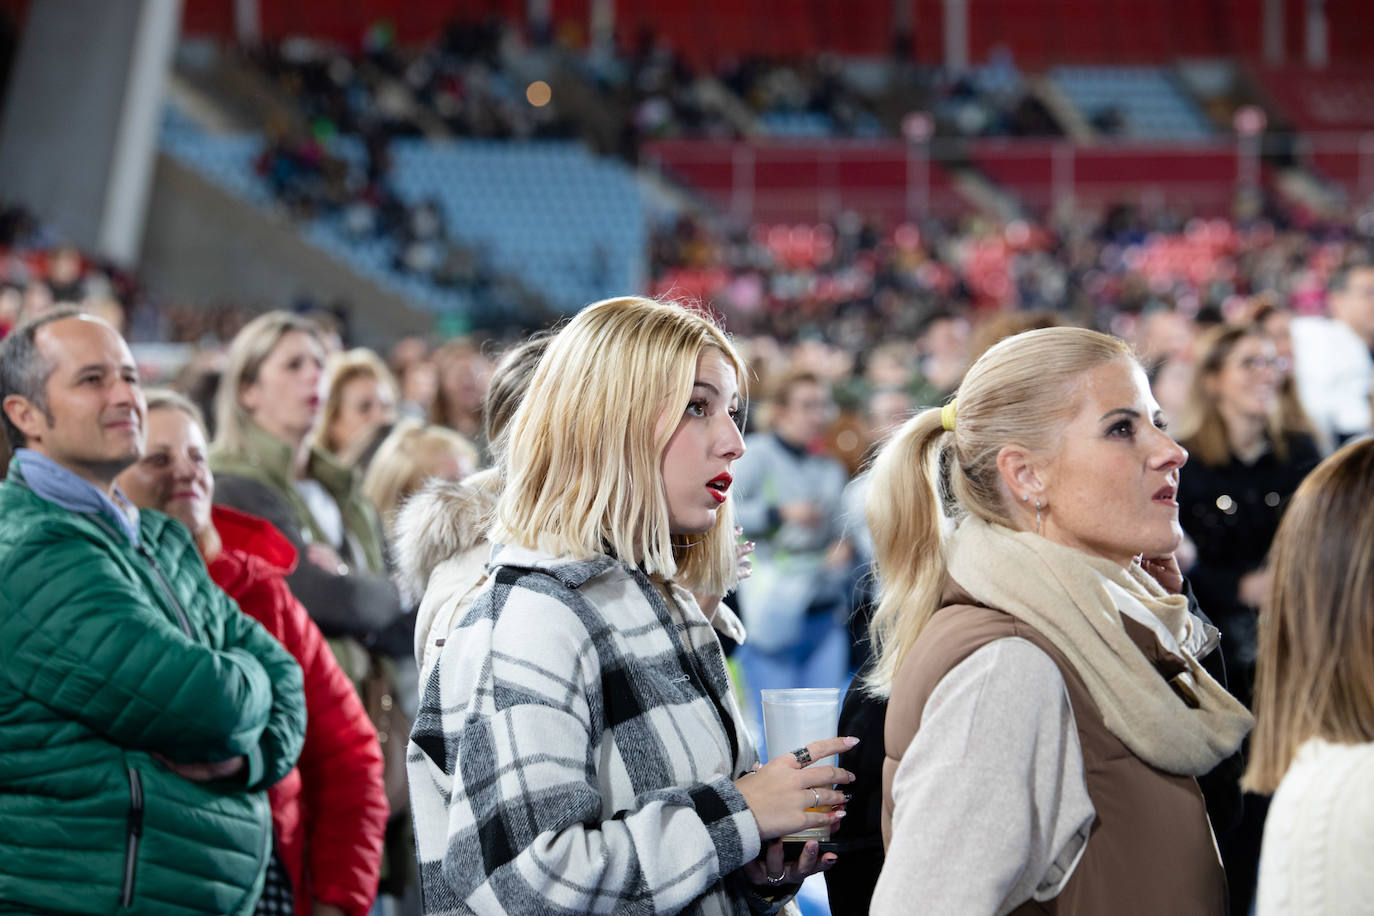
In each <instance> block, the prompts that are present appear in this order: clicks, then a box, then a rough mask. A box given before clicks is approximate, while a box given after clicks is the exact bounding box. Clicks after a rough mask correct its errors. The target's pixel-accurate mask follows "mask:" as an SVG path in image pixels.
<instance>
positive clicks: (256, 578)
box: [210, 506, 389, 916]
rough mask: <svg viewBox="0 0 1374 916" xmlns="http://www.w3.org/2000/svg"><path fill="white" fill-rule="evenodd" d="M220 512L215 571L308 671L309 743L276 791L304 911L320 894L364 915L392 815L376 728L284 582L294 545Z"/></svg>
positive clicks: (248, 518)
mask: <svg viewBox="0 0 1374 916" xmlns="http://www.w3.org/2000/svg"><path fill="white" fill-rule="evenodd" d="M213 512H214V514H213V516H212V518H213V521H214V525H215V529H216V530H217V531H218V532H219V536H220V539H221V541H222V542H223V548H222V549H221V551H220V554H219V556H218V557H216V558H215V559H214V561H213V562H211V563H210V576H211V578H213V579H214V580H215V582H216V583H217V584H218V585H219V587H220V588H222V589H224V590H225V591H226V592H228V593H229V596H230V597H232V598H233V599H234V600H235V601H237V602H238V604H239V607H240V608H242V609H243V611H244V613H246V614H248V615H249V616H251V617H253V618H254V619H255V620H257V621H258V622H259V623H261V624H262V625H263V626H264V627H266V628H267V631H268V632H269V633H271V634H272V635H273V636H275V637H276V638H277V639H278V640H280V641H281V644H282V645H283V646H285V647H286V649H287V651H288V652H290V653H291V654H292V655H293V656H294V657H295V659H296V661H297V662H299V663H300V666H301V671H302V672H303V673H304V674H305V706H306V713H307V716H308V718H307V722H306V732H305V749H304V750H302V751H301V756H300V760H299V762H298V763H297V765H296V768H295V769H294V770H292V771H291V772H290V773H288V774H287V775H286V778H284V779H283V780H282V781H281V782H279V783H277V784H276V785H275V786H273V787H272V788H271V790H270V791H269V793H268V797H269V798H270V800H271V802H272V821H273V826H274V827H275V828H276V836H277V847H278V851H279V852H280V854H281V858H282V864H283V865H284V866H285V868H286V871H287V873H288V874H290V876H291V881H292V883H293V886H294V888H295V891H296V912H297V914H302V916H308V914H309V913H310V911H311V908H312V901H319V902H321V903H329V904H333V905H334V906H337V907H341V908H342V909H343V910H344V911H346V912H347V913H349V914H352V916H363V914H365V913H367V911H368V910H369V909H371V907H372V902H373V899H374V898H375V897H376V895H377V875H378V871H379V869H380V868H381V861H382V838H383V836H384V835H385V833H386V822H387V816H388V813H389V812H388V810H387V803H386V791H385V789H384V787H383V784H382V751H381V746H380V745H379V744H378V742H377V731H376V729H374V728H373V727H372V722H371V721H370V720H369V719H368V717H367V713H366V711H365V710H364V709H363V704H362V702H361V701H360V700H359V699H358V694H357V692H356V691H355V690H354V689H353V685H352V684H351V683H349V680H348V678H347V677H346V676H345V675H344V673H343V671H342V670H341V669H340V668H339V665H338V662H336V661H335V660H334V654H333V653H332V652H330V651H329V646H328V644H327V643H325V641H324V636H323V635H322V634H321V633H320V630H319V628H318V627H317V626H315V623H314V622H313V621H312V620H311V619H310V617H309V616H308V615H307V614H306V612H305V608H304V607H303V606H302V605H301V603H300V602H299V601H297V600H296V598H295V597H294V596H293V595H292V594H291V591H290V590H289V589H288V588H287V586H286V581H285V579H284V578H283V577H284V576H285V575H286V574H287V573H289V572H290V571H291V570H292V569H293V568H294V567H295V565H296V548H295V547H293V546H292V545H291V542H290V541H288V540H287V539H286V537H285V536H284V535H283V534H282V533H281V532H279V531H277V529H276V528H273V527H272V526H271V525H270V524H269V523H268V522H266V521H264V520H263V519H260V518H258V517H257V516H253V515H247V514H245V513H243V512H238V511H236V510H234V509H230V508H227V507H225V506H215V507H214V510H213Z"/></svg>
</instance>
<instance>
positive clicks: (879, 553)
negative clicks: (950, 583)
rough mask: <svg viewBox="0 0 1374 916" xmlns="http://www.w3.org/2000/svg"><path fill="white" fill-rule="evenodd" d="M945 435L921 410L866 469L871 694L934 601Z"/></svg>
mask: <svg viewBox="0 0 1374 916" xmlns="http://www.w3.org/2000/svg"><path fill="white" fill-rule="evenodd" d="M944 435H945V427H944V422H943V419H942V413H941V410H940V409H939V408H936V407H933V408H931V409H929V410H924V411H922V412H921V413H918V414H916V416H914V417H912V418H911V419H910V420H908V421H907V422H906V423H905V425H903V426H902V428H901V429H899V430H898V431H897V433H896V435H894V436H893V437H892V438H891V439H890V440H889V441H888V444H887V445H886V446H884V448H883V450H882V451H881V452H879V453H878V457H877V458H876V459H875V460H874V462H873V467H872V469H871V470H870V471H869V474H870V485H869V490H868V500H867V506H866V512H867V515H868V527H869V531H870V533H871V534H872V536H873V556H874V560H873V565H874V572H875V573H876V575H877V577H878V582H879V587H878V608H877V611H876V612H874V615H873V620H872V621H871V622H870V623H869V628H868V632H869V637H870V638H871V639H872V641H873V646H874V650H875V653H876V655H875V663H874V666H873V670H872V671H871V672H870V673H869V675H868V677H867V680H866V682H865V689H867V690H868V691H869V692H870V693H872V694H874V695H876V696H886V695H887V693H888V691H889V690H890V689H891V686H892V679H893V677H894V676H895V675H896V673H897V668H898V666H899V665H901V662H902V659H903V658H904V657H905V656H906V653H907V650H909V649H910V648H911V646H912V644H913V643H915V642H916V637H917V636H919V635H920V633H921V630H923V629H924V628H925V625H926V623H927V622H928V621H929V620H930V617H931V615H932V614H934V613H935V611H936V609H937V608H938V607H939V601H940V591H941V588H942V586H943V584H944V578H945V561H944V555H943V553H942V550H941V543H940V536H941V529H942V527H943V525H944V523H945V518H944V512H943V509H942V506H943V503H944V499H943V494H942V492H941V491H942V487H941V483H940V454H941V452H942V451H943V446H942V443H943V442H944V441H945V439H944Z"/></svg>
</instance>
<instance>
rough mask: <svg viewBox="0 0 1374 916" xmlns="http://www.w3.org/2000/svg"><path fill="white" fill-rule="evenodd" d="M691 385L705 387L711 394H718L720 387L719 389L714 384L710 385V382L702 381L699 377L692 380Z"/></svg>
mask: <svg viewBox="0 0 1374 916" xmlns="http://www.w3.org/2000/svg"><path fill="white" fill-rule="evenodd" d="M692 387H693V388H706V389H708V390H709V391H710V392H711V393H712V394H714V395H717V396H719V395H720V389H719V388H717V387H716V386H715V385H712V384H711V383H710V382H703V381H702V380H701V379H697V380H696V381H694V382H692Z"/></svg>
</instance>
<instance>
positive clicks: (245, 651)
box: [0, 462, 305, 916]
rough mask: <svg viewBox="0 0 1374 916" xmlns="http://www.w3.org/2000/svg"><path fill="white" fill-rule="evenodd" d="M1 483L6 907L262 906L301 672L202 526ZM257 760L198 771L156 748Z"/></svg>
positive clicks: (299, 716) (1, 841) (295, 730)
mask: <svg viewBox="0 0 1374 916" xmlns="http://www.w3.org/2000/svg"><path fill="white" fill-rule="evenodd" d="M139 529H140V546H139V547H135V546H134V545H132V544H130V543H129V541H128V539H127V538H126V537H125V536H124V535H123V534H122V533H121V532H119V531H118V530H117V529H116V528H115V527H114V526H113V525H112V524H111V523H110V522H109V520H108V519H105V518H102V517H98V516H95V515H83V514H78V513H75V512H70V511H68V510H66V509H63V508H61V507H59V506H56V505H54V504H52V503H50V502H48V501H46V500H44V499H42V498H41V497H39V496H37V495H35V494H34V493H33V491H32V490H30V489H29V488H28V486H27V484H25V483H24V480H23V475H22V472H21V471H20V468H19V464H18V462H14V463H12V464H11V465H10V471H9V477H8V479H6V480H5V481H4V482H3V483H0V912H24V913H45V912H61V913H102V914H106V913H127V912H137V913H165V914H176V916H190V914H204V913H217V914H223V913H234V914H237V913H249V912H251V911H252V909H253V906H254V903H255V902H256V900H257V897H258V895H259V893H260V892H261V888H262V880H263V874H264V870H265V868H266V864H267V860H268V857H269V855H270V853H271V848H272V835H271V829H272V817H271V812H270V810H269V807H268V803H267V795H266V791H265V789H266V787H267V786H269V785H271V784H272V783H274V782H276V781H277V780H278V779H280V778H281V777H282V776H284V775H286V773H287V772H289V771H290V769H291V767H292V765H293V764H294V763H295V760H296V757H297V755H298V754H299V752H300V748H301V743H302V741H303V740H304V735H305V701H304V698H303V696H302V690H301V672H300V668H299V667H297V665H296V662H295V661H294V660H293V659H292V658H291V656H290V655H288V654H287V652H286V650H284V649H283V648H282V647H281V646H280V644H278V643H277V641H276V640H275V639H273V638H272V636H271V635H270V634H268V633H267V631H266V630H264V629H263V628H262V627H261V626H259V624H258V623H257V622H256V621H255V620H253V619H252V618H251V617H249V616H248V615H246V614H242V613H239V611H238V609H237V608H236V607H235V605H234V603H233V602H232V601H231V600H230V599H229V597H228V596H226V595H225V594H224V593H223V592H221V591H220V590H219V589H218V588H217V587H216V586H215V584H214V583H213V582H212V581H211V580H210V577H209V575H208V574H207V573H206V571H205V564H204V563H203V562H202V560H201V558H200V554H199V553H198V552H197V551H196V547H195V544H194V543H193V542H192V540H191V536H190V534H189V532H187V530H186V529H185V528H184V527H183V526H182V525H181V524H180V523H179V522H176V521H174V520H172V519H170V518H168V517H167V516H165V515H162V514H160V513H157V512H153V511H145V512H143V513H141V519H140V524H139ZM155 755H160V756H162V757H165V758H167V759H169V760H172V761H177V762H181V763H207V762H211V761H216V760H226V759H229V758H231V757H235V756H238V755H243V756H245V757H246V758H247V761H248V766H247V767H246V768H245V770H244V771H241V773H240V775H239V776H237V777H234V778H232V779H226V780H222V781H219V782H210V783H197V782H191V781H190V780H187V779H183V778H182V777H180V776H177V775H176V774H174V773H173V772H172V771H171V770H169V769H167V768H166V767H165V766H163V765H162V764H161V763H159V762H158V761H157V760H156V759H155Z"/></svg>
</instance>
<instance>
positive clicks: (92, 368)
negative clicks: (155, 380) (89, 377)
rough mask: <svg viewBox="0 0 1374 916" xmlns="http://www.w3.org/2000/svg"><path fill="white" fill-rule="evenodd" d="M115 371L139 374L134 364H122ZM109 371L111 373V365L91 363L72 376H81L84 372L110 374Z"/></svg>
mask: <svg viewBox="0 0 1374 916" xmlns="http://www.w3.org/2000/svg"><path fill="white" fill-rule="evenodd" d="M115 369H116V370H117V371H121V372H122V371H124V370H125V369H127V370H129V371H130V372H135V373H136V372H138V366H136V365H134V364H133V363H120V364H119V365H118V366H116V367H115ZM108 371H110V364H109V363H90V364H88V365H85V366H81V367H80V368H78V369H77V370H76V371H75V372H74V373H72V374H73V375H81V374H82V373H84V372H108Z"/></svg>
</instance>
